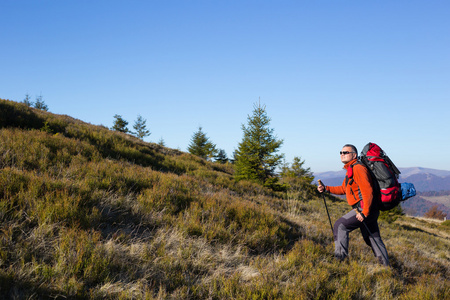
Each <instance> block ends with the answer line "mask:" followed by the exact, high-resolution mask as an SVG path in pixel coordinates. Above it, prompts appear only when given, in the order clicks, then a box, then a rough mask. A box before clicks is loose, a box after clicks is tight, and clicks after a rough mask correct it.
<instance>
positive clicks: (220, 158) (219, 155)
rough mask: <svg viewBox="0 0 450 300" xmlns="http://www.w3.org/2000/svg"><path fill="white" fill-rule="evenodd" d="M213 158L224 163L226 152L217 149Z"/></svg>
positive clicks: (226, 160) (225, 161)
mask: <svg viewBox="0 0 450 300" xmlns="http://www.w3.org/2000/svg"><path fill="white" fill-rule="evenodd" d="M214 158H215V160H216V161H217V162H219V163H221V164H226V163H227V162H228V158H227V154H226V152H225V150H223V149H219V151H217V155H216V156H215V157H214Z"/></svg>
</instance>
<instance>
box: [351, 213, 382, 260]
mask: <svg viewBox="0 0 450 300" xmlns="http://www.w3.org/2000/svg"><path fill="white" fill-rule="evenodd" d="M355 212H356V213H357V214H358V213H360V212H359V211H358V210H357V209H356V208H355ZM361 223H363V224H364V227H366V230H367V232H368V233H369V235H370V237H371V238H372V240H373V241H374V243H375V245H377V248H378V250H380V253H381V255H382V256H383V258H384V260H385V261H386V263H387V262H388V261H389V260H388V259H387V257H386V256H384V253H383V251H381V248H380V245H378V243H377V241H376V240H375V237H374V236H373V234H372V232H370V230H369V227H368V226H367V224H366V222H364V220H363V221H362V222H361Z"/></svg>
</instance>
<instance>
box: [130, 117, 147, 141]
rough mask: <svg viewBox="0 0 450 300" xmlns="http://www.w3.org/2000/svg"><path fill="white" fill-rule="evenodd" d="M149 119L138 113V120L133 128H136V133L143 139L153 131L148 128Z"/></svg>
mask: <svg viewBox="0 0 450 300" xmlns="http://www.w3.org/2000/svg"><path fill="white" fill-rule="evenodd" d="M146 122H147V120H145V119H144V118H142V116H141V115H138V117H137V120H136V121H135V122H134V125H133V128H134V130H136V131H135V132H134V134H135V135H136V136H137V137H138V138H140V139H141V140H143V139H144V138H145V137H146V136H149V135H150V134H151V133H150V131H149V130H147V124H146Z"/></svg>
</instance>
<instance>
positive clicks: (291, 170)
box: [280, 156, 314, 183]
mask: <svg viewBox="0 0 450 300" xmlns="http://www.w3.org/2000/svg"><path fill="white" fill-rule="evenodd" d="M304 164H305V161H304V160H303V161H302V159H301V157H298V156H296V157H294V160H293V162H292V164H291V165H290V166H289V164H288V163H284V164H283V166H282V167H281V172H280V176H281V178H283V179H285V178H286V179H287V178H296V179H298V180H301V181H304V182H307V183H311V182H312V181H313V180H314V176H313V174H312V172H311V168H306V169H305V168H304V167H303V165H304Z"/></svg>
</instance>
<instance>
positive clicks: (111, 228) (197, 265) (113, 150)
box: [0, 100, 450, 299]
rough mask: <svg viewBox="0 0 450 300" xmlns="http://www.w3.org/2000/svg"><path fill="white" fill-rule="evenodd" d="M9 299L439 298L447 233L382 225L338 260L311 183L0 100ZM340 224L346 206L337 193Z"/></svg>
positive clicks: (0, 233) (443, 227)
mask: <svg viewBox="0 0 450 300" xmlns="http://www.w3.org/2000/svg"><path fill="white" fill-rule="evenodd" d="M0 141H1V143H0V297H1V296H3V297H4V298H5V299H46V298H52V299H54V298H61V299H63V298H79V299H328V298H329V299H444V298H445V297H448V295H449V294H450V283H449V281H450V280H449V275H450V274H449V270H450V253H449V244H450V241H449V234H450V226H449V224H448V221H447V222H444V223H431V222H430V223H429V222H427V221H426V220H420V219H412V218H406V217H400V218H399V219H397V220H395V221H394V222H391V223H389V222H387V221H383V220H382V221H381V222H380V223H381V224H380V226H381V232H382V235H383V237H384V241H385V243H386V245H387V247H388V251H389V254H390V258H391V263H392V268H385V267H382V266H379V265H377V262H376V260H375V258H373V256H372V254H371V250H370V249H369V248H368V247H367V246H365V244H364V243H363V241H362V238H361V237H360V234H359V232H354V233H352V234H351V235H352V241H351V247H350V252H351V258H350V260H349V261H348V262H346V263H338V262H336V261H334V258H333V250H334V244H333V240H332V235H331V230H330V227H329V223H328V219H327V215H326V212H325V209H324V206H323V200H322V199H321V198H319V197H318V195H317V194H316V193H315V191H314V189H313V187H305V188H303V189H300V190H295V191H289V192H288V193H284V194H281V193H280V194H277V193H273V192H271V191H269V190H267V189H265V188H263V187H261V186H259V185H256V184H253V183H250V182H245V181H241V182H235V181H234V180H233V177H232V175H233V167H232V166H231V165H221V164H217V163H211V162H206V161H204V160H202V159H199V158H197V157H194V156H192V155H189V154H186V153H183V152H180V151H176V150H172V149H168V148H165V147H161V146H159V145H156V144H151V143H145V142H142V141H140V140H138V139H136V138H134V137H131V136H129V135H125V134H120V133H118V132H112V131H110V130H108V129H107V128H105V127H101V126H94V125H90V124H86V123H83V122H81V121H79V120H75V119H73V118H70V117H68V116H61V115H54V114H51V113H48V112H44V111H39V110H35V109H32V108H29V107H26V106H24V105H22V104H19V103H16V102H12V101H7V100H0ZM327 204H328V208H329V211H330V213H331V217H332V219H333V220H336V219H337V218H338V217H339V216H340V215H341V214H343V213H344V212H345V211H346V210H347V209H348V207H347V206H346V205H345V204H344V203H342V202H341V201H338V200H337V199H336V198H328V199H327Z"/></svg>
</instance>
